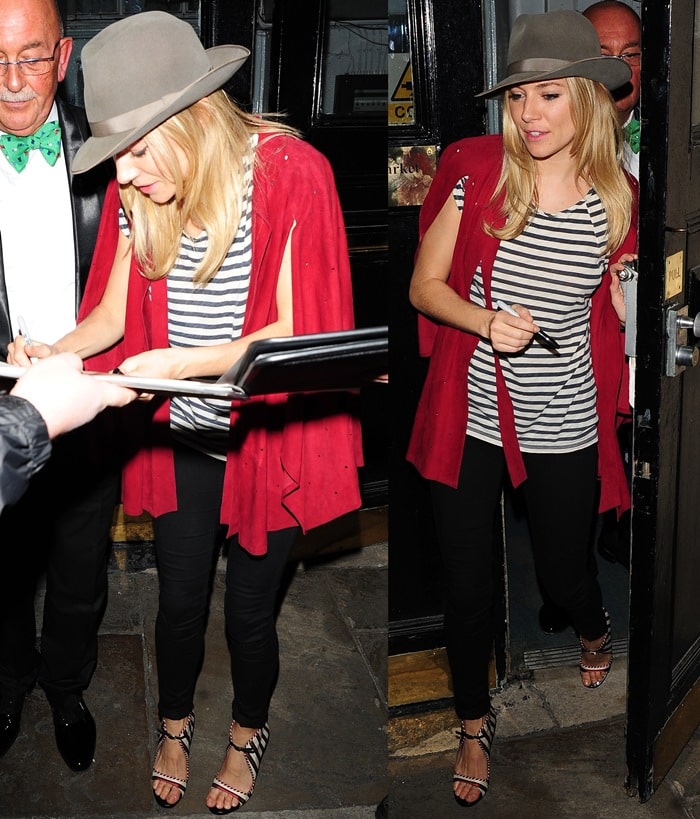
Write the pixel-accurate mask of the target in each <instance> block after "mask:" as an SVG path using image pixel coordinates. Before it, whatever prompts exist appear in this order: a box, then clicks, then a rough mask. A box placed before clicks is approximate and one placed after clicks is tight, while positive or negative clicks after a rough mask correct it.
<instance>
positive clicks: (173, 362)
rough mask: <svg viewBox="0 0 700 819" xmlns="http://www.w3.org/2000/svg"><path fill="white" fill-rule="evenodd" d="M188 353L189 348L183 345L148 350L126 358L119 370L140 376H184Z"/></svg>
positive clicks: (125, 373) (126, 373)
mask: <svg viewBox="0 0 700 819" xmlns="http://www.w3.org/2000/svg"><path fill="white" fill-rule="evenodd" d="M192 349H197V348H192ZM187 353H188V350H187V349H185V348H182V347H164V348H158V349H155V350H146V352H143V353H139V354H138V355H132V356H130V357H129V358H125V359H124V361H122V363H121V364H120V365H119V372H121V373H123V374H124V375H135V376H138V377H140V378H184V377H185V375H184V369H185V367H184V359H185V358H186V356H187Z"/></svg>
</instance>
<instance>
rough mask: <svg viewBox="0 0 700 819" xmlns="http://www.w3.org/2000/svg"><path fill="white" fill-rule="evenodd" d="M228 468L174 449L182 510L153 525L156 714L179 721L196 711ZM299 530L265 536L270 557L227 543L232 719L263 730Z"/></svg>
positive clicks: (226, 608) (184, 449)
mask: <svg viewBox="0 0 700 819" xmlns="http://www.w3.org/2000/svg"><path fill="white" fill-rule="evenodd" d="M224 469H225V464H224V462H223V461H218V460H216V459H215V458H211V457H209V456H207V455H203V454H201V453H199V452H197V451H196V450H193V449H189V448H188V447H184V446H183V447H177V448H176V449H175V476H176V482H177V499H178V510H177V511H176V512H171V513H169V514H166V515H162V516H160V517H158V518H157V519H156V520H155V521H154V535H155V544H156V555H157V559H158V579H159V584H160V597H159V607H158V616H157V619H156V657H157V663H158V689H159V703H158V709H159V712H160V715H161V716H162V717H167V718H168V719H182V718H183V717H185V716H187V714H189V712H190V711H191V710H192V708H193V705H194V692H195V686H196V682H197V677H198V675H199V672H200V670H201V666H202V662H203V659H204V638H205V631H206V624H207V614H208V610H209V600H210V597H211V589H212V582H213V578H214V576H215V570H216V562H217V558H218V555H219V550H220V547H221V544H222V539H223V527H222V526H221V525H220V523H219V518H220V509H221V493H222V487H223V478H224ZM296 535H297V528H296V527H294V528H290V529H283V530H280V531H278V532H269V533H268V551H267V554H266V555H264V556H262V557H254V556H252V555H250V554H249V553H248V552H246V551H245V550H244V549H243V548H241V546H239V545H238V543H237V540H236V539H235V538H233V539H232V540H231V541H230V542H229V544H228V545H229V550H228V558H227V568H226V593H225V598H224V616H225V622H226V640H227V644H228V649H229V653H230V659H231V677H232V682H233V691H234V699H233V703H232V717H233V719H235V720H236V721H237V722H238V723H239V724H240V725H243V726H245V727H248V728H259V727H261V726H262V725H264V724H265V722H267V718H268V709H269V705H270V700H271V698H272V692H273V689H274V686H275V683H276V681H277V673H278V669H279V645H278V641H277V629H276V623H275V612H276V601H277V593H278V590H279V588H280V584H281V581H282V577H283V575H284V570H285V567H286V565H287V561H288V559H289V553H290V551H291V548H292V545H293V543H294V539H295V538H296Z"/></svg>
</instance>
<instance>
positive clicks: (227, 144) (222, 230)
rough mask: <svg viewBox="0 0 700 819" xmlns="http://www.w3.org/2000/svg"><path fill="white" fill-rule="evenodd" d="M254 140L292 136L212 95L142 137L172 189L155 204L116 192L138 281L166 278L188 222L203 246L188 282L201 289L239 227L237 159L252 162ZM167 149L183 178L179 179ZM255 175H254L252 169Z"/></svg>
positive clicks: (128, 190) (241, 174) (220, 94)
mask: <svg viewBox="0 0 700 819" xmlns="http://www.w3.org/2000/svg"><path fill="white" fill-rule="evenodd" d="M254 133H258V134H263V133H284V134H291V135H294V136H297V135H298V133H297V131H295V130H294V129H293V128H290V127H289V126H286V125H284V124H282V123H279V122H276V121H274V120H273V119H271V118H262V117H257V116H252V115H251V114H247V113H246V112H245V111H243V110H241V109H240V108H239V107H238V106H237V105H236V104H235V103H234V102H233V100H232V99H231V98H230V97H229V96H228V94H226V92H225V91H223V90H221V91H215V92H214V93H213V94H210V95H209V96H208V97H204V98H203V99H201V100H199V101H198V102H196V103H194V105H192V106H190V107H189V108H186V109H185V110H184V111H180V113H178V114H175V115H174V116H172V117H170V118H169V119H167V120H166V121H165V122H164V123H162V124H161V125H159V126H158V127H157V128H155V129H154V130H153V131H150V132H149V133H148V134H147V135H146V137H145V142H146V143H147V144H148V149H149V151H150V152H151V154H152V155H153V159H154V161H155V162H156V164H157V165H158V168H159V170H160V171H161V173H163V175H164V176H166V177H167V178H168V179H169V180H170V181H172V182H174V183H175V196H174V197H173V199H172V200H171V201H169V202H168V203H167V204H156V203H155V202H153V201H151V199H149V198H148V197H147V196H145V195H144V194H142V193H140V192H139V191H138V190H137V189H136V188H134V187H133V185H125V186H122V188H121V191H120V193H121V200H122V205H123V207H124V210H125V212H126V215H127V218H128V219H129V221H130V223H131V232H130V235H131V243H132V247H133V251H134V254H135V256H136V259H137V260H138V262H139V264H140V266H141V269H142V271H143V274H144V275H145V276H146V277H147V278H149V279H160V278H162V277H163V276H166V275H167V274H168V272H169V271H170V270H171V269H172V267H173V265H174V264H175V261H176V260H177V255H178V251H179V248H180V239H181V236H182V231H183V229H184V227H185V225H186V224H187V223H188V221H192V222H194V223H195V224H196V225H198V226H200V227H202V228H203V229H204V230H206V232H207V235H208V238H209V241H208V246H207V250H206V253H205V255H204V258H203V259H202V263H201V265H200V267H199V268H198V270H197V271H196V272H195V276H194V281H195V282H196V283H198V284H200V285H205V284H206V283H207V282H208V281H209V280H210V279H211V278H212V276H214V274H215V273H216V271H217V270H218V269H219V268H220V267H221V264H222V263H223V261H224V259H225V258H226V255H227V253H228V251H229V250H230V248H231V243H232V242H233V240H234V238H235V236H236V231H237V230H238V225H239V223H240V220H241V205H242V203H243V199H244V194H245V165H244V161H245V158H246V157H248V158H249V159H250V161H253V162H255V156H254V154H253V151H252V148H251V139H250V138H251V135H252V134H254ZM175 147H177V148H179V149H180V151H182V152H183V154H184V156H185V159H186V161H187V164H188V167H189V171H188V173H187V175H186V178H185V177H183V175H182V171H181V168H180V162H179V161H178V156H177V154H176V151H175ZM256 170H257V168H256Z"/></svg>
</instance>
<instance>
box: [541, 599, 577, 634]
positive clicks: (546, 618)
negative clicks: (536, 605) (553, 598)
mask: <svg viewBox="0 0 700 819" xmlns="http://www.w3.org/2000/svg"><path fill="white" fill-rule="evenodd" d="M538 619H539V621H540V628H541V629H542V631H544V632H545V633H546V634H558V633H559V632H560V631H564V629H565V628H566V627H567V626H568V625H569V618H568V617H567V616H566V612H565V611H564V609H560V608H559V606H555V605H554V604H553V603H545V604H544V605H543V606H542V608H541V609H540V613H539V617H538Z"/></svg>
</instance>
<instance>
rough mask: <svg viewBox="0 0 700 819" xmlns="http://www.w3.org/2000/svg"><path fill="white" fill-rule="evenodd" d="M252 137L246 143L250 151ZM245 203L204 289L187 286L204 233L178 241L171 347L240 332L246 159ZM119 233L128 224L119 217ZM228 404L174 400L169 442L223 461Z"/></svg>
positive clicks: (248, 258) (247, 233)
mask: <svg viewBox="0 0 700 819" xmlns="http://www.w3.org/2000/svg"><path fill="white" fill-rule="evenodd" d="M256 144H257V135H254V136H253V137H252V148H253V150H255V146H256ZM244 169H245V191H246V192H245V198H244V202H243V204H242V208H241V221H240V224H239V226H238V231H237V232H236V236H235V238H234V240H233V243H232V244H231V248H230V249H229V251H228V254H227V255H226V258H225V260H224V262H223V264H222V265H221V267H220V268H219V270H217V272H216V273H215V275H214V276H213V277H212V278H211V279H210V280H209V281H208V282H207V284H206V285H204V286H202V285H197V284H195V283H194V282H193V277H194V274H195V272H196V270H197V268H198V267H199V265H200V263H201V260H202V258H203V257H204V253H205V251H206V249H207V245H208V241H209V238H208V236H207V234H206V232H203V233H202V234H201V235H200V236H198V237H196V238H192V237H190V236H187V235H186V234H185V233H183V234H182V236H181V238H180V250H179V253H178V257H177V260H176V262H175V265H174V266H173V268H172V270H171V271H170V272H169V273H168V277H167V288H168V339H169V342H170V346H171V347H206V346H211V345H214V344H227V343H229V342H230V341H233V340H234V339H236V338H238V337H239V336H240V335H241V331H242V329H243V319H244V318H245V308H246V302H247V299H248V287H249V284H250V271H251V265H252V248H253V245H252V203H253V170H252V154H251V155H249V156H248V157H246V158H245V161H244ZM120 220H121V221H120V224H121V227H122V230H124V232H125V233H127V235H128V230H129V228H128V223H127V221H126V217H125V216H124V214H123V213H121V215H120ZM230 414H231V402H230V401H229V400H227V399H223V398H200V397H198V396H189V395H179V396H174V397H173V398H171V401H170V427H171V429H172V431H173V434H174V436H175V437H176V438H177V439H178V440H180V441H181V442H182V443H185V444H187V445H188V446H191V447H193V448H195V449H198V450H200V451H202V452H205V453H207V454H208V455H213V456H214V457H217V458H220V459H225V457H226V451H227V441H228V434H229V424H230Z"/></svg>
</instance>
